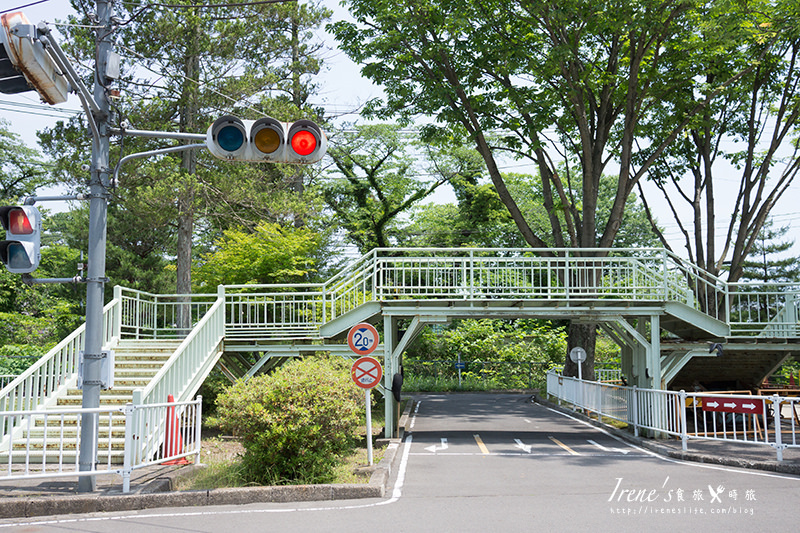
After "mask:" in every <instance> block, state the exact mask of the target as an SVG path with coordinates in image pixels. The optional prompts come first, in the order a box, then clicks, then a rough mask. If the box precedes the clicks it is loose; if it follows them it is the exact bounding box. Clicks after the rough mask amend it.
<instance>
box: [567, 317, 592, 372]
mask: <svg viewBox="0 0 800 533" xmlns="http://www.w3.org/2000/svg"><path fill="white" fill-rule="evenodd" d="M596 340H597V326H596V325H595V324H584V323H575V322H570V324H569V329H568V339H567V355H566V360H565V362H564V375H565V376H573V377H577V376H578V364H577V363H573V362H572V359H570V357H569V352H570V350H572V349H573V348H576V347H580V348H583V349H584V350H586V361H584V362H583V363H582V365H581V373H582V375H583V379H585V380H589V381H594V345H595V341H596Z"/></svg>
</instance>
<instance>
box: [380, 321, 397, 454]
mask: <svg viewBox="0 0 800 533" xmlns="http://www.w3.org/2000/svg"><path fill="white" fill-rule="evenodd" d="M397 333H398V331H397V318H396V317H393V316H390V315H384V316H383V388H384V391H385V393H384V395H383V401H384V407H385V414H384V417H385V421H386V427H385V429H384V437H386V438H387V439H393V438H395V437H397V434H398V428H397V423H398V420H399V416H397V411H398V407H399V406H398V404H397V402H395V401H394V397H393V396H392V377H393V376H394V374H395V372H397V371H398V370H399V368H400V361H399V359H400V354H399V353H397V350H396V348H397V340H398V339H397V337H398V335H397Z"/></svg>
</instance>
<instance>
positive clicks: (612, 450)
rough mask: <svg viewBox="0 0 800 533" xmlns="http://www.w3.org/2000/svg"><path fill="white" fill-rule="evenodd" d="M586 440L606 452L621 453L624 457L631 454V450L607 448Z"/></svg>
mask: <svg viewBox="0 0 800 533" xmlns="http://www.w3.org/2000/svg"><path fill="white" fill-rule="evenodd" d="M586 440H587V442H590V443H592V444H594V445H595V446H597V447H598V448H600V449H601V450H603V451H604V452H617V453H621V454H624V455H628V453H630V450H624V449H622V448H606V447H605V446H603V445H602V444H600V443H599V442H595V441H593V440H591V439H586Z"/></svg>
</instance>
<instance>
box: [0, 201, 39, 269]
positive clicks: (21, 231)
mask: <svg viewBox="0 0 800 533" xmlns="http://www.w3.org/2000/svg"><path fill="white" fill-rule="evenodd" d="M0 223H2V224H3V229H5V230H6V240H4V241H0V260H2V261H3V263H4V264H5V265H6V268H8V270H9V272H15V273H17V274H27V273H29V272H33V271H34V270H36V268H37V267H38V266H39V260H40V259H41V252H40V245H41V234H42V217H41V215H40V214H39V210H38V209H36V208H35V207H33V206H30V205H23V206H16V205H7V206H3V207H0Z"/></svg>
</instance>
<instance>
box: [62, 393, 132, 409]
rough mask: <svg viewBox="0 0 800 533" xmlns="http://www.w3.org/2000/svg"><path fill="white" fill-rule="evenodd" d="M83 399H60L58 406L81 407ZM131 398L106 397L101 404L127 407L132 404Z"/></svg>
mask: <svg viewBox="0 0 800 533" xmlns="http://www.w3.org/2000/svg"><path fill="white" fill-rule="evenodd" d="M82 401H83V399H82V398H81V397H80V396H67V397H63V398H59V399H58V405H64V406H67V405H68V406H74V407H80V406H81V403H82ZM130 401H131V397H130V396H119V395H116V396H104V397H103V401H102V402H101V405H100V406H101V407H102V406H104V405H106V406H108V405H114V406H117V405H125V404H126V403H130Z"/></svg>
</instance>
